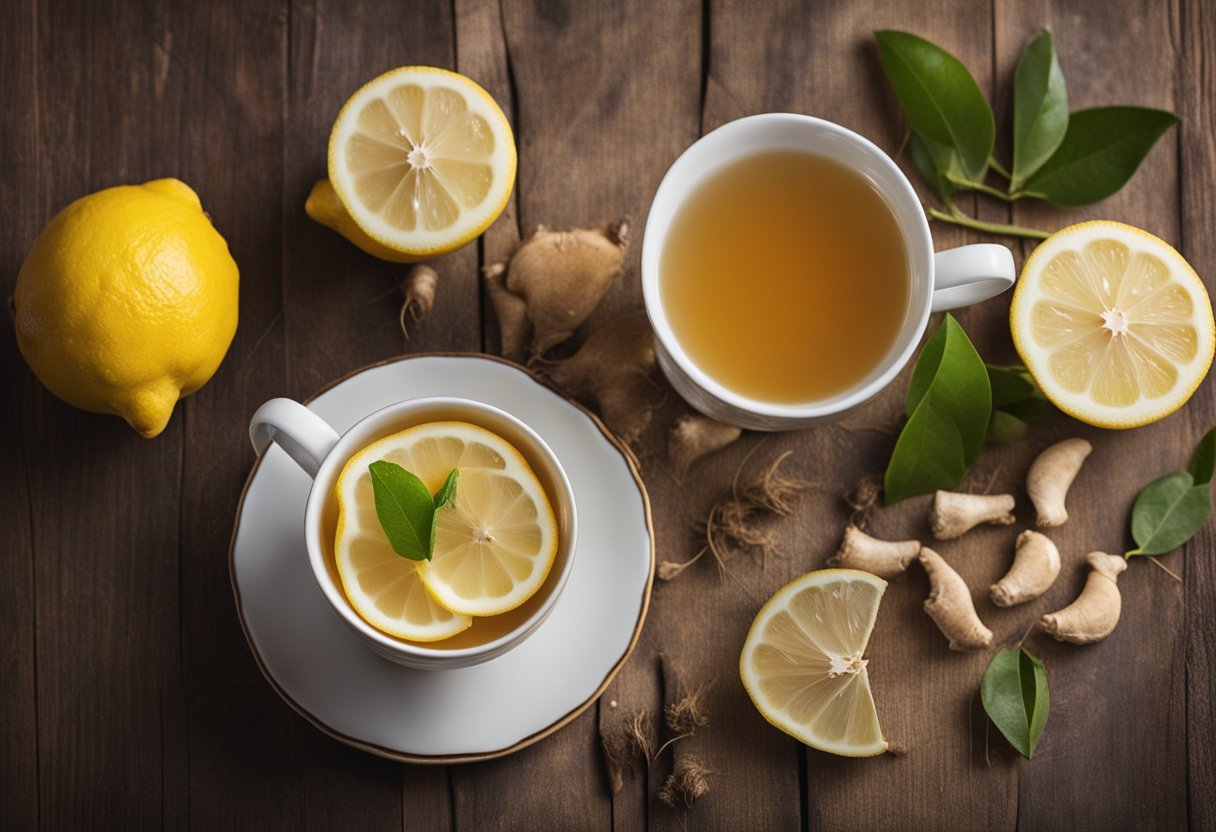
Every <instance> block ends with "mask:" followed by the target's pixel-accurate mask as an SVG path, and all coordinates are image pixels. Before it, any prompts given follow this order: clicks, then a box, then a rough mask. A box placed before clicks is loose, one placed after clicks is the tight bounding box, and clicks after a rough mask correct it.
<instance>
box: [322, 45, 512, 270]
mask: <svg viewBox="0 0 1216 832" xmlns="http://www.w3.org/2000/svg"><path fill="white" fill-rule="evenodd" d="M329 179H330V182H331V183H332V185H333V189H334V192H335V193H336V195H337V197H338V200H339V201H340V202H341V207H342V208H344V209H345V212H346V214H347V215H349V218H350V220H353V222H354V225H355V226H357V229H358V230H359V231H361V232H362V233H363V234H365V235H366V238H362V239H363V241H364V242H366V239H367V238H370V239H371V241H373V242H374V243H376V244H378V245H379V246H383V247H385V248H386V249H388V250H389V251H391V252H395V253H397V254H400V255H403V256H402V257H397V258H391V259H411V258H412V259H424V258H427V257H433V256H437V255H439V254H445V253H447V252H449V251H454V250H455V249H458V248H460V247H461V246H463V245H465V244H466V243H468V242H469V241H470V240H473V239H474V238H475V237H477V236H478V235H479V234H481V233H482V232H483V231H485V230H486V228H488V227H489V226H490V224H491V223H492V222H494V220H495V219H497V217H498V215H499V214H501V213H502V210H503V208H504V207H506V204H507V200H508V199H509V198H510V196H511V188H512V185H513V184H514V181H515V139H514V137H513V136H512V134H511V126H510V124H508V123H507V119H506V116H504V115H503V113H502V110H501V109H499V107H498V105H497V104H496V103H495V102H494V99H493V98H491V97H490V95H489V94H488V93H487V92H486V91H485V90H483V89H482V88H481V87H479V86H478V85H477V84H475V83H474V82H473V81H471V80H469V79H468V78H466V77H464V76H463V75H458V74H457V73H455V72H448V71H447V70H445V69H436V68H434V67H425V66H407V67H401V68H399V69H394V70H392V71H391V72H387V73H385V74H384V75H381V76H380V77H378V78H375V79H373V80H371V81H369V82H368V83H367V84H365V85H364V86H363V87H362V88H360V89H359V91H358V92H356V93H355V94H354V95H353V96H351V98H350V100H349V101H347V102H346V105H345V106H344V107H343V108H342V111H341V112H340V113H339V114H338V119H337V121H335V122H334V127H333V132H331V133H330V137H329ZM313 201H314V200H312V199H310V203H312V202H313ZM319 202H320V205H319V206H318V208H317V209H312V207H311V206H310V210H320V209H323V208H324V206H325V202H324V200H320V201H319ZM324 213H327V214H333V216H327V217H322V216H314V218H316V219H319V220H320V221H322V222H324V223H325V224H326V225H330V226H331V227H333V228H335V229H337V230H338V231H340V232H343V233H346V234H347V236H348V237H351V234H350V233H349V230H350V229H349V223H348V222H345V218H343V217H342V216H341V214H338V213H337V211H336V209H334V210H330V211H325V212H324ZM344 224H345V226H346V227H347V230H346V231H343V227H342V226H343V225H344ZM352 239H353V238H352ZM354 241H355V242H356V243H359V242H360V240H354ZM363 247H364V248H367V246H366V245H364V246H363ZM373 253H374V252H373Z"/></svg>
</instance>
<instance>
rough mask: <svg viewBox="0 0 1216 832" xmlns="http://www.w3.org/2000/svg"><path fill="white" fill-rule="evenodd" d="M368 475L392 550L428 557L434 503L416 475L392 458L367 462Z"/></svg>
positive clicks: (424, 558)
mask: <svg viewBox="0 0 1216 832" xmlns="http://www.w3.org/2000/svg"><path fill="white" fill-rule="evenodd" d="M367 470H368V472H369V473H370V474H371V477H372V493H373V495H374V498H375V503H376V517H377V519H379V521H380V527H381V528H382V529H384V535H385V537H387V538H388V542H389V545H390V546H392V547H393V551H394V552H396V553H397V554H398V555H400V556H401V557H403V558H409V559H410V560H429V559H430V557H431V552H432V551H433V549H434V542H433V541H432V540H431V537H430V529H431V518H432V516H433V515H434V514H435V503H434V501H433V499H432V498H431V492H430V491H428V490H427V487H426V485H425V484H424V483H423V482H422V480H420V479H418V477H416V476H414V475H413V474H411V473H410V472H409V471H407V470H405V469H404V468H402V467H401V466H400V465H398V464H396V463H395V462H386V461H384V460H378V461H376V462H373V463H372V464H371V465H369V466H367Z"/></svg>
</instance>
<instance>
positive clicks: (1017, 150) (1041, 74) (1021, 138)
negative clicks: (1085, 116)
mask: <svg viewBox="0 0 1216 832" xmlns="http://www.w3.org/2000/svg"><path fill="white" fill-rule="evenodd" d="M1067 130H1068V90H1067V89H1066V88H1065V85H1064V73H1063V72H1061V71H1060V62H1059V60H1058V59H1057V58H1056V50H1055V47H1054V46H1053V45H1052V42H1051V31H1050V30H1048V29H1044V30H1043V31H1042V32H1040V33H1039V36H1038V37H1036V38H1035V39H1034V40H1032V41H1031V42H1030V45H1029V46H1027V47H1026V51H1025V52H1023V53H1022V57H1021V59H1020V60H1019V61H1018V68H1017V71H1016V72H1015V73H1014V76H1013V183H1012V186H1011V187H1012V188H1013V190H1018V189H1019V188H1020V187H1021V183H1022V182H1025V181H1026V178H1027V177H1028V176H1030V175H1031V174H1032V173H1034V172H1035V171H1037V170H1038V169H1039V168H1041V167H1042V166H1043V163H1044V162H1046V161H1047V160H1048V159H1050V158H1051V155H1052V154H1053V153H1055V152H1056V148H1058V147H1059V146H1060V142H1062V141H1064V134H1065V132H1066V131H1067Z"/></svg>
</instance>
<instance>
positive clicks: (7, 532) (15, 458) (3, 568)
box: [0, 4, 42, 832]
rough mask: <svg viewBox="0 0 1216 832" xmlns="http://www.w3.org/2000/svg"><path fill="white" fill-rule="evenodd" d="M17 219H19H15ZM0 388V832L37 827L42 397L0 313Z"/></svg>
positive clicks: (29, 126)
mask: <svg viewBox="0 0 1216 832" xmlns="http://www.w3.org/2000/svg"><path fill="white" fill-rule="evenodd" d="M36 26H37V18H36V16H35V13H34V7H33V6H32V5H28V4H23V5H20V6H18V5H16V4H5V5H3V6H0V77H2V78H4V79H6V82H7V84H6V89H5V90H0V101H3V102H4V103H5V104H6V105H7V107H6V109H7V110H8V111H9V113H10V116H9V117H8V118H5V119H4V120H3V121H0V158H2V159H3V163H4V168H5V174H4V177H5V184H6V186H7V189H9V192H10V193H14V194H28V195H29V197H28V202H27V204H26V205H25V206H24V207H25V210H24V211H22V212H20V213H16V212H6V213H5V214H4V216H3V220H4V221H3V222H0V297H5V298H7V297H12V293H13V286H14V284H15V282H16V279H17V272H18V270H19V269H20V268H21V263H22V261H24V259H25V252H26V249H27V248H28V247H29V244H30V241H32V240H33V239H34V237H35V235H36V234H37V233H38V230H39V229H40V227H41V220H42V217H41V209H40V205H39V198H38V193H39V187H40V183H39V178H40V174H39V164H38V162H39V152H38V144H39V143H38V85H37V84H38V81H37V72H36V67H37V63H36V55H35V38H34V34H35V32H36ZM14 214H16V215H14ZM0 344H3V347H2V348H0V380H2V382H3V384H4V385H5V387H6V388H7V389H8V390H9V391H10V392H9V394H8V397H7V399H6V402H5V405H4V407H0V435H2V436H4V437H5V438H6V440H7V441H5V442H3V443H0V477H3V480H4V483H5V486H4V489H3V491H2V492H0V493H2V494H3V497H4V499H3V500H0V726H3V729H4V741H3V742H0V783H4V784H5V788H4V792H5V797H4V800H3V805H4V808H3V810H0V829H3V830H13V832H17V830H24V829H35V828H37V826H38V819H39V818H38V775H39V771H38V691H37V678H36V650H37V646H36V642H35V638H36V628H37V613H36V610H37V598H36V594H35V586H34V565H35V562H36V560H37V557H38V550H37V546H36V543H35V540H34V537H33V515H32V504H31V495H30V487H29V468H30V466H31V465H33V464H35V462H36V460H34V459H33V458H32V457H33V456H34V454H33V448H31V447H30V444H29V442H27V441H24V440H25V439H26V437H27V435H28V434H27V432H26V426H28V425H32V424H33V423H34V420H35V418H36V408H37V405H38V403H39V398H40V394H39V392H38V391H37V382H36V381H35V380H34V377H33V374H32V373H31V372H30V371H29V369H28V368H27V367H26V365H25V362H24V361H22V360H21V354H20V353H19V352H18V350H17V346H16V336H15V334H14V331H13V321H12V317H11V316H10V315H0Z"/></svg>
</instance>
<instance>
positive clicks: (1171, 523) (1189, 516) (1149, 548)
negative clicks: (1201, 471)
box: [1127, 471, 1212, 557]
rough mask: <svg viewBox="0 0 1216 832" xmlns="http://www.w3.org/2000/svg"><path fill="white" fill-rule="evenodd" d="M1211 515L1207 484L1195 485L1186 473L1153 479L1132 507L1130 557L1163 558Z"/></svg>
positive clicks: (1191, 535)
mask: <svg viewBox="0 0 1216 832" xmlns="http://www.w3.org/2000/svg"><path fill="white" fill-rule="evenodd" d="M1211 513H1212V497H1211V492H1210V486H1209V484H1208V483H1206V482H1205V483H1202V484H1201V485H1196V484H1195V481H1194V479H1193V478H1192V477H1191V474H1190V472H1189V471H1177V472H1175V473H1173V474H1167V475H1165V476H1164V477H1161V478H1159V479H1156V480H1153V481H1152V482H1150V483H1149V484H1148V485H1146V486H1145V487H1144V488H1143V489H1142V490H1141V491H1140V493H1139V494H1138V495H1137V496H1136V503H1135V505H1134V506H1133V507H1132V539H1133V540H1135V541H1136V548H1135V549H1133V550H1132V551H1130V552H1128V553H1127V554H1128V556H1129V557H1130V556H1132V555H1163V554H1165V553H1166V552H1172V551H1173V550H1174V549H1177V548H1178V547H1179V546H1181V545H1182V544H1183V543H1186V542H1187V541H1188V540H1190V539H1191V538H1192V537H1194V536H1195V532H1197V531H1199V530H1200V529H1201V528H1203V524H1204V523H1206V522H1207V519H1208V515H1210V514H1211Z"/></svg>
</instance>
